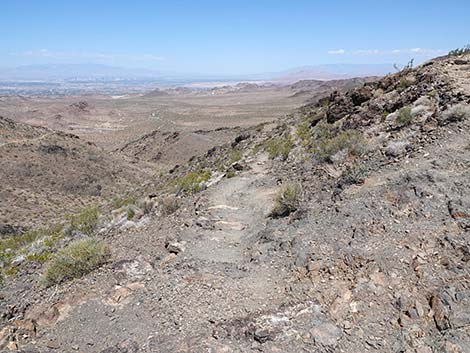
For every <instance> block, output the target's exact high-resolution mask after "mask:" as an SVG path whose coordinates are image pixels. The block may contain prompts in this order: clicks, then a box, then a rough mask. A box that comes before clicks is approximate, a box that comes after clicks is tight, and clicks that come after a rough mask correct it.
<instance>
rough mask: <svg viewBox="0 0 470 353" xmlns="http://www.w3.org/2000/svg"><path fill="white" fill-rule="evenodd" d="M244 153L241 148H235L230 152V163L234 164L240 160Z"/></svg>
mask: <svg viewBox="0 0 470 353" xmlns="http://www.w3.org/2000/svg"><path fill="white" fill-rule="evenodd" d="M242 157H243V156H242V153H241V151H240V150H233V151H232V152H231V153H230V158H229V164H233V163H235V162H238V161H239V160H241V159H242Z"/></svg>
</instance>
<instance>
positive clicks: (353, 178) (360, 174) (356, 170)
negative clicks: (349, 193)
mask: <svg viewBox="0 0 470 353" xmlns="http://www.w3.org/2000/svg"><path fill="white" fill-rule="evenodd" d="M367 173H368V172H367V169H366V168H365V167H364V166H361V165H357V164H355V165H352V166H349V167H347V168H346V169H345V170H344V171H343V173H341V176H340V178H339V180H338V186H339V187H344V186H349V185H357V184H362V183H363V182H364V180H365V179H366V177H367Z"/></svg>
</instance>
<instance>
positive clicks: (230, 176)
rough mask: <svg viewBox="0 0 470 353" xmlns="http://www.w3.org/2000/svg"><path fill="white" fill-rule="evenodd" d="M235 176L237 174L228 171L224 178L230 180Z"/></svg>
mask: <svg viewBox="0 0 470 353" xmlns="http://www.w3.org/2000/svg"><path fill="white" fill-rule="evenodd" d="M236 175H237V173H235V171H234V170H229V171H228V172H227V173H226V174H225V177H226V178H228V179H230V178H234V177H235V176H236Z"/></svg>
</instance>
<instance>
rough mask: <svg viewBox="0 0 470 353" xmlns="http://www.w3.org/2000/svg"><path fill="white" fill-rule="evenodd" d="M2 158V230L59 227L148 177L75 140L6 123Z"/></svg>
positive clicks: (0, 141)
mask: <svg viewBox="0 0 470 353" xmlns="http://www.w3.org/2000/svg"><path fill="white" fill-rule="evenodd" d="M0 152H1V158H0V178H1V180H2V183H1V185H0V195H1V199H2V202H1V204H0V226H1V227H2V228H5V227H6V228H10V229H12V228H18V227H19V228H29V227H38V226H41V225H47V224H49V223H51V222H54V221H59V220H61V219H63V217H64V216H65V215H66V214H68V213H73V212H74V211H75V210H77V209H79V208H81V207H83V206H84V205H86V204H90V203H97V204H100V203H103V201H106V200H108V199H110V198H112V197H113V196H115V195H121V194H122V193H123V192H125V191H126V190H128V189H129V188H131V187H132V186H133V185H138V184H139V183H140V182H141V181H142V180H144V179H145V178H146V176H147V177H148V176H149V173H147V172H145V168H144V167H145V166H143V167H142V168H136V167H135V166H133V165H132V164H131V163H130V162H129V161H127V160H126V159H124V158H122V157H118V156H116V157H112V156H109V155H107V153H106V152H105V151H103V150H102V149H101V148H98V147H97V146H96V145H94V144H93V143H90V142H85V141H83V140H82V139H80V138H79V137H78V136H76V135H73V134H69V133H63V132H59V131H55V130H50V129H47V128H42V127H36V126H31V125H28V124H23V123H18V122H14V121H13V120H11V119H8V118H3V117H0ZM65 205H66V206H65ZM6 228H5V229H6Z"/></svg>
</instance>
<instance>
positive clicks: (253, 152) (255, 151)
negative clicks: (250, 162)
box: [250, 143, 263, 156]
mask: <svg viewBox="0 0 470 353" xmlns="http://www.w3.org/2000/svg"><path fill="white" fill-rule="evenodd" d="M262 147H263V144H262V143H257V144H256V145H254V146H253V148H252V149H251V152H250V155H251V156H256V155H257V154H258V152H259V151H260V149H261V148H262Z"/></svg>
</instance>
